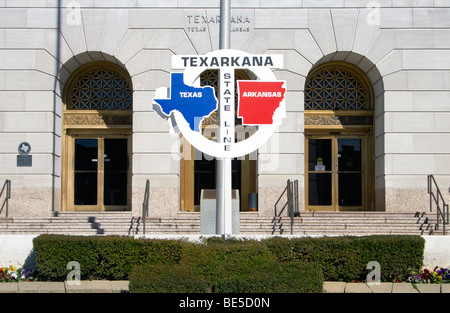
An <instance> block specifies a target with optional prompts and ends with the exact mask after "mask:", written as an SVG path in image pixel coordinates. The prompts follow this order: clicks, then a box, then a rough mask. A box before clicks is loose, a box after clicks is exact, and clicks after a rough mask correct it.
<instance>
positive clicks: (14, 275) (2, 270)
mask: <svg viewBox="0 0 450 313" xmlns="http://www.w3.org/2000/svg"><path fill="white" fill-rule="evenodd" d="M35 280H37V279H36V278H34V277H33V275H32V272H31V271H28V270H25V269H22V268H17V269H16V268H15V267H14V265H10V266H9V267H0V283H8V282H19V281H35Z"/></svg>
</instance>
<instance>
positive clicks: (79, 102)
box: [67, 67, 132, 110]
mask: <svg viewBox="0 0 450 313" xmlns="http://www.w3.org/2000/svg"><path fill="white" fill-rule="evenodd" d="M67 109H68V110H132V90H131V86H130V84H129V83H128V82H127V80H126V79H125V77H124V76H123V75H122V74H120V73H119V72H117V71H114V70H112V69H110V68H107V67H93V68H89V69H88V70H86V71H84V72H82V73H81V74H80V75H79V77H78V78H77V79H75V81H74V82H73V84H72V85H71V86H70V90H69V91H68V99H67Z"/></svg>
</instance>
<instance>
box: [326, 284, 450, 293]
mask: <svg viewBox="0 0 450 313" xmlns="http://www.w3.org/2000/svg"><path fill="white" fill-rule="evenodd" d="M414 286H415V287H417V289H416V288H414ZM323 292H324V293H450V285H444V284H416V285H413V284H411V283H380V284H378V285H377V284H366V283H343V282H324V284H323Z"/></svg>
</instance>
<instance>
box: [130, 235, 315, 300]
mask: <svg viewBox="0 0 450 313" xmlns="http://www.w3.org/2000/svg"><path fill="white" fill-rule="evenodd" d="M322 286H323V275H322V270H321V269H320V267H318V266H315V265H314V264H313V263H309V264H306V263H303V262H297V261H294V262H279V261H278V260H277V258H276V257H275V256H274V255H273V254H272V253H271V252H270V251H269V249H268V247H267V246H266V245H265V244H264V243H263V242H257V241H243V242H238V241H230V242H207V243H205V244H201V245H200V244H199V245H192V246H189V247H187V248H186V251H185V253H184V254H183V258H182V260H181V262H180V263H179V264H177V265H167V266H166V265H152V266H146V265H144V266H139V267H136V268H135V269H134V271H133V272H132V274H131V276H130V285H129V289H130V292H136V293H137V292H178V293H189V292H214V293H275V292H277V293H292V292H295V293H299V292H303V293H304V292H321V291H322Z"/></svg>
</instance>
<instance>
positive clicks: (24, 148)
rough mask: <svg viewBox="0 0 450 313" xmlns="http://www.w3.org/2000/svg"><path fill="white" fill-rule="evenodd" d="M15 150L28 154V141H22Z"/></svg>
mask: <svg viewBox="0 0 450 313" xmlns="http://www.w3.org/2000/svg"><path fill="white" fill-rule="evenodd" d="M17 150H18V151H19V154H20V155H28V154H30V152H31V145H30V144H29V143H28V142H22V143H21V144H20V145H19V148H18V149H17Z"/></svg>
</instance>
